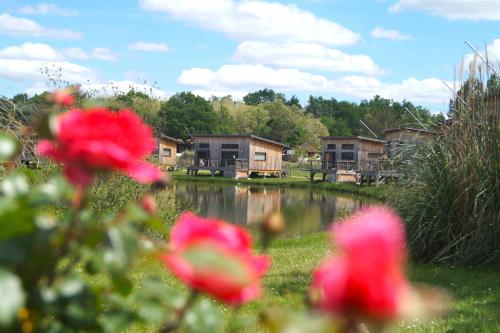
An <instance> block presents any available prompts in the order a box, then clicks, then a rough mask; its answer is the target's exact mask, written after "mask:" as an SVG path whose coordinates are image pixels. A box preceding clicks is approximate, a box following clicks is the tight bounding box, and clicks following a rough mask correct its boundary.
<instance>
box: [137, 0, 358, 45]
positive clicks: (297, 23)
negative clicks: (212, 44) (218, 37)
mask: <svg viewBox="0 0 500 333" xmlns="http://www.w3.org/2000/svg"><path fill="white" fill-rule="evenodd" d="M140 4H141V7H142V8H143V9H144V10H148V11H155V12H165V13H167V14H168V15H170V16H171V17H173V18H174V19H176V20H179V21H184V22H187V23H189V24H193V25H197V26H200V27H202V28H204V29H207V30H211V31H216V32H221V33H223V34H225V35H226V36H228V37H230V38H232V39H236V40H260V41H269V42H278V41H279V42H302V43H318V44H322V45H352V44H355V43H356V42H358V41H359V40H360V38H361V36H360V35H359V34H357V33H354V32H353V31H351V30H349V29H347V28H345V27H343V26H342V25H340V24H338V23H336V22H333V21H330V20H327V19H324V18H319V17H317V16H315V15H314V14H312V13H311V12H308V11H305V10H302V9H300V8H299V7H297V6H296V5H293V4H281V3H277V2H268V1H258V0H247V1H237V0H140Z"/></svg>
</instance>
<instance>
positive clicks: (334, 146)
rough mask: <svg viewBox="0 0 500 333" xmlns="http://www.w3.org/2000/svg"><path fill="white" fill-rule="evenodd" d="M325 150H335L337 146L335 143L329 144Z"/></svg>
mask: <svg viewBox="0 0 500 333" xmlns="http://www.w3.org/2000/svg"><path fill="white" fill-rule="evenodd" d="M326 149H327V150H335V149H337V145H336V144H335V143H329V144H327V145H326Z"/></svg>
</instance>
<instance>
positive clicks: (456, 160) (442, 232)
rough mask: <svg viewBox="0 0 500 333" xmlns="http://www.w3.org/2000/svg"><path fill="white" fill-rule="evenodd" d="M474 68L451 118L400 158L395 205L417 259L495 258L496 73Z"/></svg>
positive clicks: (498, 221) (498, 239)
mask: <svg viewBox="0 0 500 333" xmlns="http://www.w3.org/2000/svg"><path fill="white" fill-rule="evenodd" d="M477 68H478V67H476V68H472V69H471V70H470V72H469V76H468V79H467V80H466V81H465V82H464V84H463V85H462V86H461V89H460V90H459V92H458V94H457V96H456V99H455V100H454V101H453V102H452V104H451V105H452V107H453V112H452V114H451V120H450V121H449V122H448V124H446V125H443V126H441V127H440V128H438V129H437V135H436V139H435V141H434V142H433V143H432V144H429V145H425V146H421V147H419V149H418V150H417V151H416V153H415V155H414V158H413V159H411V160H409V161H408V163H407V166H406V168H407V171H408V174H409V175H410V176H409V177H408V178H407V179H406V180H405V182H404V190H403V191H402V194H401V196H400V198H399V200H397V206H398V209H399V210H400V212H401V213H402V215H403V216H404V217H405V220H406V222H407V226H408V237H409V243H410V248H411V254H412V257H413V259H415V260H417V261H423V262H448V263H459V264H467V265H486V264H488V265H492V264H493V265H499V264H500V214H499V207H500V186H499V185H500V184H499V178H498V176H499V173H500V125H499V112H500V103H499V102H500V90H499V89H498V83H499V82H496V83H495V82H494V81H495V80H498V77H495V76H494V74H492V73H488V72H486V75H485V71H482V70H481V68H480V67H479V69H477ZM485 82H488V83H490V84H485ZM495 87H496V88H495Z"/></svg>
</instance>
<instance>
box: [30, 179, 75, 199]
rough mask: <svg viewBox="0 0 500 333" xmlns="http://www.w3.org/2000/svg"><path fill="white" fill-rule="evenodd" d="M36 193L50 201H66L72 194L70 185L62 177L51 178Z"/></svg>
mask: <svg viewBox="0 0 500 333" xmlns="http://www.w3.org/2000/svg"><path fill="white" fill-rule="evenodd" d="M38 191H39V192H40V194H43V195H45V196H47V197H48V198H50V199H51V200H52V201H59V200H63V199H67V198H69V197H70V196H71V194H72V192H73V191H72V187H71V186H70V184H69V183H68V182H67V181H66V179H65V178H64V177H62V176H56V177H52V178H51V179H49V181H48V182H47V183H45V184H42V185H41V186H40V187H39V188H38Z"/></svg>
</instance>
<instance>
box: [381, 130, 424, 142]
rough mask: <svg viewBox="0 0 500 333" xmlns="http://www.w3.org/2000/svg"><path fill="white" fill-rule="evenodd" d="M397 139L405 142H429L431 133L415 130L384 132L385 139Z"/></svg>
mask: <svg viewBox="0 0 500 333" xmlns="http://www.w3.org/2000/svg"><path fill="white" fill-rule="evenodd" d="M398 140H401V141H403V142H405V143H406V142H409V143H418V142H429V141H431V140H432V134H431V133H428V132H415V131H391V132H388V133H386V134H385V141H391V143H392V142H395V141H398Z"/></svg>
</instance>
